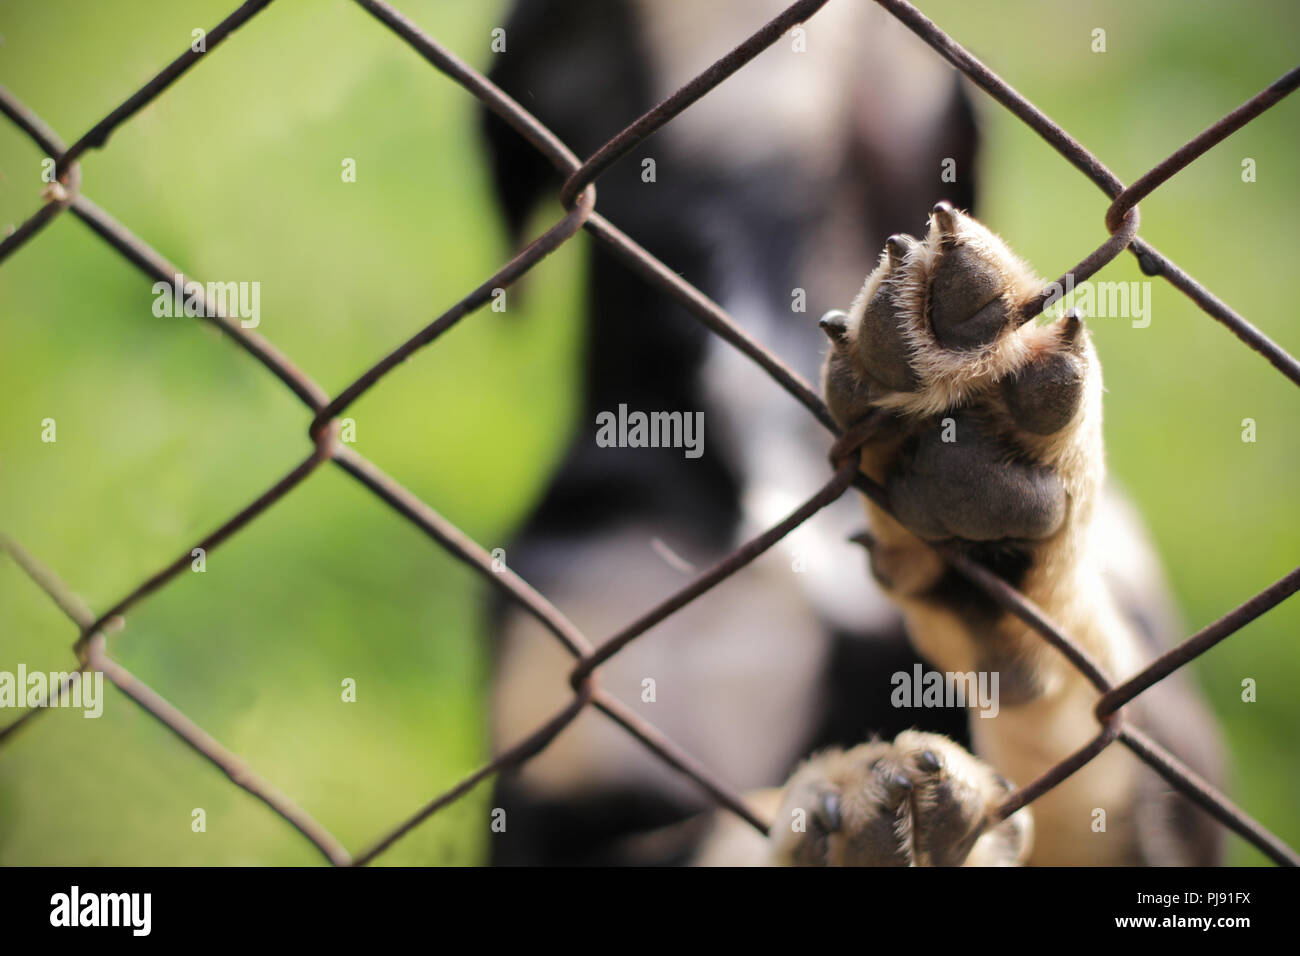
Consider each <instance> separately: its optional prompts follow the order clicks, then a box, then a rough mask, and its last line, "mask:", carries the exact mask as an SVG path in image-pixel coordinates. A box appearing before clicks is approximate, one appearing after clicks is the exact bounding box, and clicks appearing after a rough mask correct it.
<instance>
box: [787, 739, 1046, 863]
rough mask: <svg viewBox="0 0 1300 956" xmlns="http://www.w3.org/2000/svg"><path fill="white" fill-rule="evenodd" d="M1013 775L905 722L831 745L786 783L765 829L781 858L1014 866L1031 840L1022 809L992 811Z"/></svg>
mask: <svg viewBox="0 0 1300 956" xmlns="http://www.w3.org/2000/svg"><path fill="white" fill-rule="evenodd" d="M1011 788H1012V786H1011V784H1010V782H1009V781H1007V780H1006V779H1005V778H1002V777H1000V776H998V775H997V774H996V773H995V772H994V771H993V770H992V768H990V767H989V766H988V765H987V764H985V763H983V762H981V761H980V760H978V759H976V758H975V757H973V756H971V754H969V753H968V752H967V751H965V750H964V749H962V748H961V747H959V746H957V745H956V744H955V743H953V742H952V741H951V740H949V739H948V738H946V737H942V736H940V735H938V734H926V733H919V732H917V731H904V732H903V733H901V734H899V735H898V736H897V737H896V738H895V739H894V741H893V742H892V743H890V742H884V741H873V742H871V743H866V744H862V745H860V746H857V747H854V748H853V749H851V750H847V751H841V750H832V751H827V752H825V753H822V754H819V755H817V756H814V757H813V758H811V759H810V760H808V761H807V762H806V763H804V764H803V765H802V766H801V767H800V768H799V769H798V770H796V771H795V773H794V775H793V776H792V777H791V778H790V781H789V783H787V785H786V787H785V790H784V792H783V793H782V799H781V808H780V810H779V811H778V812H777V816H776V819H775V821H774V822H773V824H772V828H771V837H770V844H771V848H772V855H773V856H772V858H773V862H775V863H778V864H781V865H789V866H1016V865H1019V864H1021V863H1023V862H1024V860H1025V859H1026V858H1027V857H1028V855H1029V851H1030V847H1031V844H1032V842H1033V821H1032V817H1031V816H1030V812H1029V811H1028V810H1027V809H1022V810H1019V811H1017V812H1016V813H1014V814H1012V815H1011V816H1010V817H1008V818H1007V819H1006V820H1004V821H998V820H996V818H995V817H994V816H993V814H994V811H995V810H996V808H997V806H998V805H999V804H1000V803H1001V802H1002V800H1003V799H1005V797H1006V795H1007V794H1008V793H1009V792H1010V791H1011Z"/></svg>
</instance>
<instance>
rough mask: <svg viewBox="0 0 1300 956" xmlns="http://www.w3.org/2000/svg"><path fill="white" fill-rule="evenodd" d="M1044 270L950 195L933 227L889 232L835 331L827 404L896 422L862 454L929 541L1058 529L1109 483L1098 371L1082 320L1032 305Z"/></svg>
mask: <svg viewBox="0 0 1300 956" xmlns="http://www.w3.org/2000/svg"><path fill="white" fill-rule="evenodd" d="M1042 287H1043V286H1042V283H1041V281H1039V280H1038V279H1037V278H1036V277H1035V276H1034V274H1033V272H1032V271H1031V270H1030V269H1029V268H1028V266H1026V265H1025V264H1024V263H1023V262H1022V261H1021V260H1020V259H1018V258H1017V257H1016V256H1015V255H1014V254H1013V253H1012V252H1011V251H1010V250H1009V249H1008V248H1007V246H1006V245H1005V244H1004V243H1003V242H1002V240H1001V239H999V238H998V237H997V236H995V235H994V234H993V233H992V232H990V231H989V230H988V229H987V228H985V227H984V226H983V225H981V224H980V223H979V222H977V221H976V220H975V219H973V218H971V217H970V216H967V215H965V214H964V213H961V212H959V211H958V210H956V209H954V208H953V207H952V206H950V205H948V204H947V203H940V204H938V205H937V206H935V208H934V211H933V212H932V214H931V216H930V222H929V228H928V231H927V233H926V236H925V237H924V238H923V239H919V240H918V239H913V238H912V237H910V236H893V237H891V238H890V239H889V241H888V242H887V243H886V246H885V250H884V252H883V253H882V255H881V258H880V262H879V264H878V266H877V268H876V269H875V271H873V272H872V273H871V275H870V276H869V277H868V278H867V281H866V284H865V285H864V286H863V289H862V291H861V293H860V294H859V295H858V297H857V299H856V300H855V301H854V302H853V305H852V307H851V308H850V310H849V311H848V312H847V313H831V314H828V315H827V316H826V317H824V318H823V319H822V322H821V326H822V328H823V330H824V331H825V332H826V334H827V336H828V337H829V338H830V340H831V346H832V347H831V352H830V354H829V356H828V358H827V363H826V367H825V374H824V382H823V384H824V388H825V394H826V400H827V405H828V407H829V408H830V410H831V414H832V415H833V416H834V418H835V419H836V421H837V422H838V423H839V424H840V425H841V427H844V428H848V427H849V426H851V425H852V424H854V423H855V422H857V421H858V420H860V419H861V418H862V417H863V416H864V415H865V414H866V413H867V412H868V411H870V410H871V409H872V408H875V407H883V408H889V409H892V410H893V411H894V412H895V413H896V414H895V422H894V425H893V427H891V428H888V429H886V430H885V432H884V433H883V434H882V435H881V436H880V438H879V440H878V441H876V442H874V443H873V447H868V448H867V449H866V450H864V453H863V470H864V471H866V473H867V474H868V475H869V476H870V477H871V478H873V479H874V480H876V481H877V482H878V483H880V484H882V485H884V486H885V488H886V490H887V492H888V494H889V500H890V503H891V506H892V511H893V513H894V517H895V518H897V520H898V521H899V522H901V523H902V525H903V526H904V527H906V528H907V529H908V530H909V531H910V532H911V533H912V534H914V535H916V536H917V537H919V538H922V539H925V540H928V541H937V540H956V541H965V542H993V541H1016V542H1019V541H1039V540H1043V539H1046V538H1050V537H1052V536H1054V535H1057V534H1058V533H1059V532H1060V531H1061V530H1062V529H1063V527H1064V526H1065V524H1066V523H1067V520H1068V517H1069V514H1070V511H1071V509H1072V508H1074V507H1077V506H1078V505H1079V504H1080V501H1081V500H1084V502H1085V503H1086V501H1087V500H1090V498H1091V494H1092V492H1093V491H1094V490H1095V488H1096V486H1097V485H1098V484H1099V482H1100V460H1101V455H1100V446H1099V439H1100V432H1099V429H1098V428H1097V421H1098V420H1099V414H1096V413H1095V411H1096V408H1095V406H1097V404H1098V401H1099V396H1100V380H1099V373H1098V369H1097V362H1096V357H1095V353H1094V352H1093V351H1092V347H1091V344H1090V342H1089V337H1088V334H1087V330H1086V329H1085V328H1084V326H1083V322H1082V321H1081V320H1080V319H1079V318H1078V317H1077V316H1074V315H1072V314H1071V315H1067V316H1064V317H1061V318H1059V319H1056V320H1055V321H1052V322H1049V323H1046V324H1038V323H1036V322H1032V321H1030V322H1026V321H1025V319H1026V316H1029V317H1030V318H1032V312H1034V311H1035V309H1034V308H1033V307H1032V305H1031V303H1036V301H1037V297H1038V295H1039V293H1040V292H1041V290H1042Z"/></svg>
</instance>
